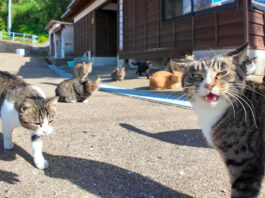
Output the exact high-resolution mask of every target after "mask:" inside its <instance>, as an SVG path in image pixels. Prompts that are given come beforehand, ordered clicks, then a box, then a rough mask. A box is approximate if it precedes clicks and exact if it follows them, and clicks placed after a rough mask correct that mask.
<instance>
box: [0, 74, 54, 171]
mask: <svg viewBox="0 0 265 198" xmlns="http://www.w3.org/2000/svg"><path fill="white" fill-rule="evenodd" d="M57 100H58V97H53V98H49V99H46V98H45V94H44V92H43V91H42V90H41V89H40V88H38V87H36V86H33V85H29V84H27V83H26V82H25V81H24V80H23V79H21V78H19V77H17V76H15V75H13V74H10V73H8V72H0V107H1V110H0V112H1V120H2V133H3V147H4V149H6V150H11V149H13V147H14V144H13V142H12V132H13V130H14V129H15V128H17V127H21V126H22V127H24V128H26V129H28V130H30V131H31V142H32V149H33V158H34V163H35V166H36V167H37V168H38V169H45V168H47V167H48V165H49V164H48V162H47V161H46V160H45V159H44V157H43V155H42V140H41V136H45V135H49V134H51V133H52V132H53V126H52V125H53V124H54V122H55V119H56V114H57V110H56V103H57Z"/></svg>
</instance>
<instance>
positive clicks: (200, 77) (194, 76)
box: [191, 74, 203, 80]
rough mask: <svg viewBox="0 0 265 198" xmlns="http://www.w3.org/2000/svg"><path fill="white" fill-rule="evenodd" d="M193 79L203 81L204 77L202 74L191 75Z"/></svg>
mask: <svg viewBox="0 0 265 198" xmlns="http://www.w3.org/2000/svg"><path fill="white" fill-rule="evenodd" d="M191 76H192V78H197V79H200V80H202V79H203V78H202V75H201V74H191Z"/></svg>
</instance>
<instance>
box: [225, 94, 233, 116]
mask: <svg viewBox="0 0 265 198" xmlns="http://www.w3.org/2000/svg"><path fill="white" fill-rule="evenodd" d="M224 97H225V99H226V100H227V101H228V102H229V103H230V106H231V107H232V109H233V113H234V118H235V117H236V112H235V107H234V105H233V102H232V101H231V100H230V99H229V97H227V96H226V95H224Z"/></svg>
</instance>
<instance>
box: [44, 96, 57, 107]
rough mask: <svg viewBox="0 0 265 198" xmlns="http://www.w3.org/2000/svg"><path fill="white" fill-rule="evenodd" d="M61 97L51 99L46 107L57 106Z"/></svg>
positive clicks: (47, 101)
mask: <svg viewBox="0 0 265 198" xmlns="http://www.w3.org/2000/svg"><path fill="white" fill-rule="evenodd" d="M58 100H59V96H55V97H53V98H49V99H47V100H46V102H45V103H46V105H47V106H55V105H56V104H57V103H58Z"/></svg>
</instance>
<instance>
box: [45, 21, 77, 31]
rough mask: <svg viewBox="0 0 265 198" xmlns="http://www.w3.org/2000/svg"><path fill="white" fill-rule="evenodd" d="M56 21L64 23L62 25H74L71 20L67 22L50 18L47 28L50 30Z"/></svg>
mask: <svg viewBox="0 0 265 198" xmlns="http://www.w3.org/2000/svg"><path fill="white" fill-rule="evenodd" d="M56 23H59V24H62V25H73V23H71V22H66V21H57V20H50V22H49V23H48V25H46V27H45V30H46V31H49V29H50V28H51V27H52V26H53V25H54V24H56Z"/></svg>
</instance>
